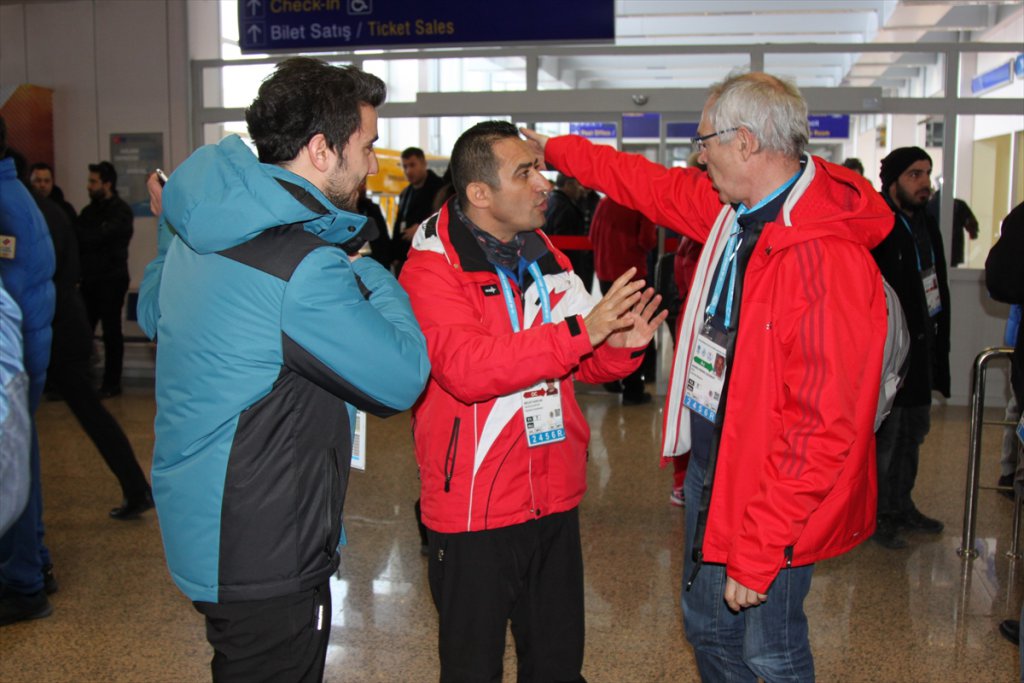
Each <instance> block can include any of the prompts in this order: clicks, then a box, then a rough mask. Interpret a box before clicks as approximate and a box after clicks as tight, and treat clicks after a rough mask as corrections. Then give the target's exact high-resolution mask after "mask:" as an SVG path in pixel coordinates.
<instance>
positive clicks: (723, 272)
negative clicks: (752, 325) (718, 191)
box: [705, 168, 803, 329]
mask: <svg viewBox="0 0 1024 683" xmlns="http://www.w3.org/2000/svg"><path fill="white" fill-rule="evenodd" d="M802 171H803V169H802V168H801V169H800V170H799V171H797V172H796V173H794V174H793V176H792V177H791V178H790V179H789V180H787V181H786V182H784V183H783V184H782V185H780V186H779V187H778V188H777V189H776V190H775V191H774V192H772V193H771V194H770V195H768V196H767V197H765V198H764V199H762V200H761V201H759V202H758V203H757V204H756V205H755V206H754V207H753V208H752V209H748V208H747V207H745V206H744V205H743V204H740V205H739V207H738V208H737V209H736V218H735V219H734V220H733V224H732V232H731V233H729V241H728V243H726V245H725V252H724V253H723V254H722V258H723V259H725V261H724V263H722V265H721V267H720V268H719V269H718V279H717V280H716V281H715V290H714V292H713V293H712V295H711V301H710V302H708V307H707V309H705V313H706V314H707V321H706V322H710V321H711V319H712V318H714V317H715V313H717V312H718V302H719V300H720V299H721V298H722V289H723V288H724V287H725V278H726V277H728V278H729V294H728V296H727V298H726V300H725V328H726V329H729V326H730V325H731V324H732V300H733V294H734V293H735V291H736V271H737V270H739V269H738V268H737V267H736V254H737V253H738V252H739V250H740V245H741V244H742V243H743V238H742V237H740V232H742V230H743V229H742V228H741V227H740V216H744V215H746V214H748V213H753V212H755V211H760V210H761V209H763V208H764V207H765V206H767V205H768V204H770V203H771V202H773V201H775V199H776V198H778V196H779V195H780V194H782V193H783V192H785V191H786V190H788V189H789V188H790V186H792V185H793V183H795V182H796V179H797V178H799V177H800V173H801V172H802ZM726 254H728V256H726Z"/></svg>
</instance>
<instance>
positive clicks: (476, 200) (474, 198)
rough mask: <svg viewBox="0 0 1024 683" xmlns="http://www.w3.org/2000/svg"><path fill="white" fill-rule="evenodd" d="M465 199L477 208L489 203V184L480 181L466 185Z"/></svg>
mask: <svg viewBox="0 0 1024 683" xmlns="http://www.w3.org/2000/svg"><path fill="white" fill-rule="evenodd" d="M466 199H468V200H469V203H470V204H472V205H473V206H475V207H476V208H478V209H484V208H487V207H488V206H490V205H491V186H490V185H488V184H487V183H483V182H480V181H476V182H472V183H470V184H468V185H466Z"/></svg>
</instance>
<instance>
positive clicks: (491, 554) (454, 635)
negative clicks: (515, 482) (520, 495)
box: [428, 509, 584, 683]
mask: <svg viewBox="0 0 1024 683" xmlns="http://www.w3.org/2000/svg"><path fill="white" fill-rule="evenodd" d="M429 536H430V556H429V562H430V565H429V570H428V574H429V578H430V592H431V594H432V595H433V598H434V604H435V605H436V606H437V611H438V617H439V622H440V623H439V634H438V635H439V638H438V641H439V642H438V649H439V651H440V655H441V681H442V683H455V682H465V683H481V682H484V681H493V682H495V683H501V680H502V660H503V659H504V656H505V629H506V625H507V623H508V622H509V620H511V622H512V636H513V637H514V638H515V643H516V657H517V659H518V663H519V668H518V679H517V680H518V681H519V683H556V682H568V681H574V682H575V681H583V677H582V676H581V675H580V670H581V669H582V668H583V637H584V616H583V554H582V551H581V549H580V521H579V511H578V510H576V509H573V510H570V511H568V512H562V513H558V514H554V515H549V516H547V517H541V518H540V519H538V520H536V521H531V522H525V523H523V524H517V525H515V526H510V527H504V528H501V529H493V530H489V531H475V532H467V533H459V534H440V533H437V532H434V531H430V532H429Z"/></svg>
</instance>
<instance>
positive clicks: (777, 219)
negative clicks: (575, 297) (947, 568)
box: [527, 73, 893, 683]
mask: <svg viewBox="0 0 1024 683" xmlns="http://www.w3.org/2000/svg"><path fill="white" fill-rule="evenodd" d="M697 132H698V134H699V136H698V137H697V138H695V139H694V143H695V145H696V148H697V149H698V150H699V151H700V152H701V154H700V161H701V162H702V163H705V164H706V165H707V173H702V172H700V171H698V170H696V169H693V168H671V169H669V168H665V167H663V166H659V165H657V164H654V163H651V162H650V161H648V160H647V159H645V158H643V157H642V156H639V155H634V154H624V153H621V152H617V151H615V150H614V149H611V148H610V147H603V146H600V147H599V146H594V145H591V144H590V143H588V142H587V141H586V140H584V139H582V138H579V137H574V136H566V137H560V138H555V139H552V140H550V141H549V140H547V139H546V138H544V137H543V136H539V135H536V134H535V133H532V132H527V136H528V137H529V138H531V139H532V140H533V141H534V142H535V143H536V144H537V145H538V149H540V148H542V147H543V148H544V154H545V158H546V160H547V161H549V162H551V163H552V164H553V165H554V166H556V167H557V168H558V169H559V170H561V171H563V172H565V173H569V174H571V175H572V176H574V177H576V178H578V179H579V180H580V182H582V183H583V184H584V185H586V186H588V187H593V188H595V189H597V190H600V191H602V192H605V193H606V194H607V195H608V196H609V197H611V198H612V199H614V200H615V201H617V202H619V203H620V204H624V205H626V206H630V207H633V208H635V209H638V210H639V211H641V212H643V213H644V214H645V215H646V216H647V217H648V218H650V219H651V220H652V221H654V222H655V223H656V224H658V225H663V226H666V227H668V228H671V229H674V230H677V231H679V232H681V233H683V234H685V235H687V236H689V237H692V238H694V239H696V240H697V241H699V242H703V243H705V247H704V250H703V252H702V253H701V257H700V262H699V264H698V267H697V273H696V276H695V278H694V283H693V287H692V289H691V290H690V296H689V297H688V298H687V302H686V306H685V310H684V313H683V322H682V326H681V329H680V334H679V343H678V344H677V351H676V359H675V364H674V367H673V372H672V377H671V379H670V383H669V396H668V400H667V403H666V408H665V417H664V435H663V451H662V453H663V455H674V454H678V453H682V452H685V450H686V449H688V448H692V458H691V461H690V465H689V468H688V471H687V478H686V500H687V503H688V504H687V508H686V516H687V519H686V522H687V524H686V554H685V558H686V559H685V568H684V571H685V572H686V577H685V578H686V590H684V592H683V600H682V602H683V615H684V621H685V624H686V635H687V638H688V639H689V641H690V643H691V644H692V645H693V648H694V652H695V655H696V659H697V666H698V668H699V669H700V674H701V677H702V678H703V679H705V680H711V681H720V680H736V681H754V680H756V679H757V677H759V676H760V677H761V678H763V679H764V680H768V681H772V682H773V683H777V682H779V681H813V680H814V664H813V660H812V657H811V651H810V644H809V640H808V625H807V618H806V615H805V614H804V610H803V602H804V598H805V597H806V595H807V592H808V590H809V589H810V581H811V574H812V572H813V566H814V563H815V562H817V561H818V560H823V559H827V558H829V557H833V556H835V555H838V554H840V553H843V552H846V551H848V550H850V549H851V548H853V547H854V546H856V545H857V544H858V543H860V542H862V541H863V540H864V539H866V538H868V537H869V536H870V535H871V533H872V531H873V529H874V525H875V486H876V484H875V446H874V433H873V427H874V418H875V412H876V408H877V403H878V390H879V384H880V379H881V369H882V355H883V346H884V342H885V336H886V305H885V294H884V290H883V287H882V278H881V276H880V275H879V272H878V268H877V266H875V263H874V261H873V260H872V258H871V253H870V249H871V248H872V247H874V246H875V245H876V244H878V243H879V242H881V241H882V239H883V238H884V237H885V235H886V234H887V233H888V232H889V230H890V229H891V228H892V221H893V219H892V212H891V211H890V210H889V209H888V207H887V206H886V204H885V202H884V201H883V200H882V198H881V197H880V196H879V195H878V193H877V192H875V191H874V190H872V188H871V186H870V185H869V184H868V183H867V181H866V180H864V178H862V177H861V176H859V175H858V174H856V173H854V172H852V171H849V170H848V169H845V168H843V167H841V166H836V165H833V164H830V163H827V162H825V161H823V160H821V159H818V158H814V157H811V156H809V155H807V154H805V153H804V147H805V146H806V144H807V139H808V126H807V104H806V102H805V101H804V99H803V97H802V96H801V95H800V92H799V91H798V90H797V89H796V87H795V86H793V85H792V84H789V83H786V82H784V81H781V80H780V79H778V78H775V77H773V76H770V75H768V74H763V73H750V74H742V75H737V76H732V77H730V78H728V79H726V80H725V81H724V82H722V83H720V84H718V85H716V86H714V87H713V88H712V90H711V94H710V97H709V99H708V102H707V104H706V105H705V108H704V112H703V115H702V117H701V121H700V124H699V125H698V128H697ZM545 145H546V146H545ZM720 368H721V369H722V372H718V369H720ZM702 567H703V568H702Z"/></svg>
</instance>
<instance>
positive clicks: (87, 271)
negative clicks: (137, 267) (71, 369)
mask: <svg viewBox="0 0 1024 683" xmlns="http://www.w3.org/2000/svg"><path fill="white" fill-rule="evenodd" d="M89 198H90V199H91V200H92V201H91V202H90V203H89V205H88V206H87V207H85V208H84V209H82V214H81V215H80V216H79V217H78V223H77V225H76V226H75V231H76V233H77V237H78V248H79V255H80V256H81V267H82V297H83V298H84V299H85V308H86V311H87V312H88V314H89V324H90V325H91V328H92V330H93V331H95V330H96V323H97V322H102V323H103V350H104V363H103V383H102V384H101V385H100V390H99V395H100V398H108V397H110V396H117V395H118V394H120V393H121V365H122V363H123V361H124V335H123V333H122V332H121V309H122V308H123V307H124V297H125V294H127V293H128V283H129V281H130V278H129V276H128V243H129V242H130V241H131V239H132V231H133V227H132V210H131V207H129V206H128V204H127V203H126V202H125V201H124V200H123V199H121V197H120V196H118V194H117V171H115V170H114V165H113V164H111V163H110V162H109V161H101V162H100V163H98V164H89Z"/></svg>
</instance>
